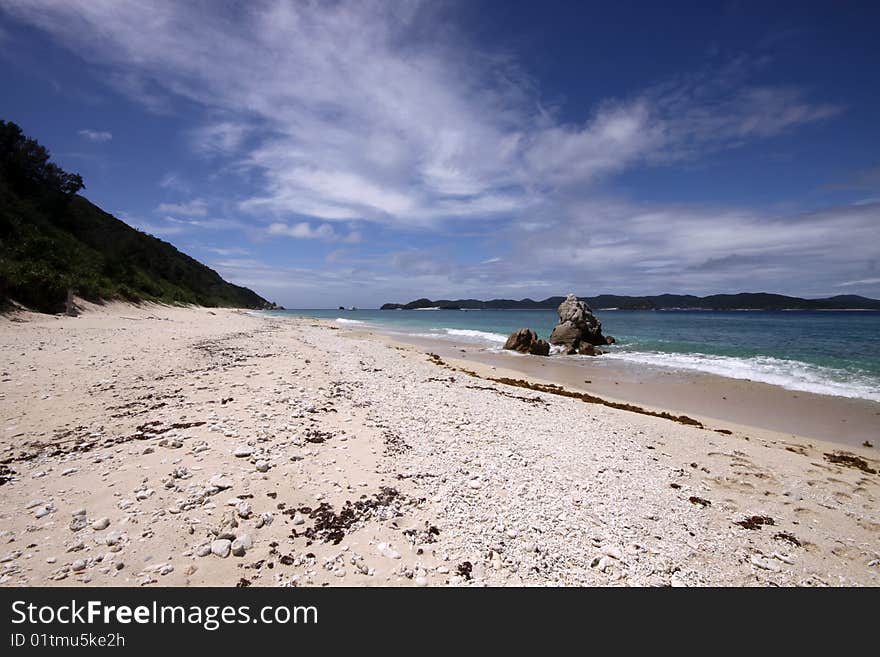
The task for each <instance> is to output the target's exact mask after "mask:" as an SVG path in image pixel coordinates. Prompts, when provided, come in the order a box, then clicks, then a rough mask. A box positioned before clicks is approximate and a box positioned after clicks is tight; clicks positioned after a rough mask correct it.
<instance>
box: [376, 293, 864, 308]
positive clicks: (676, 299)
mask: <svg viewBox="0 0 880 657" xmlns="http://www.w3.org/2000/svg"><path fill="white" fill-rule="evenodd" d="M581 299H583V300H584V301H586V302H587V303H588V304H589V305H590V306H592V307H593V308H599V309H601V308H618V309H620V310H672V309H689V310H846V309H859V310H880V301H878V300H876V299H868V298H866V297H860V296H857V295H854V294H847V295H839V296H836V297H829V298H827V299H801V298H798V297H787V296H784V295H782V294H767V293H766V292H757V293H748V292H742V293H740V294H714V295H712V296H708V297H696V296H693V295H690V294H661V295H658V296H653V297H625V296H618V295H615V294H602V295H599V296H598V297H581ZM563 300H564V297H548V298H547V299H544V300H543V301H533V300H532V299H521V300H519V301H516V300H513V299H492V300H490V301H479V300H478V299H457V300H455V301H449V300H446V299H439V300H437V301H431V300H430V299H416V300H415V301H410V302H409V303H406V304H399V303H386V304H385V305H383V306H382V308H381V309H382V310H398V309H401V310H414V309H416V308H447V309H452V310H458V309H460V308H464V309H468V310H532V309H540V308H552V309H554V310H555V309H556V308H557V307H558V306H559V304H560V303H562V301H563Z"/></svg>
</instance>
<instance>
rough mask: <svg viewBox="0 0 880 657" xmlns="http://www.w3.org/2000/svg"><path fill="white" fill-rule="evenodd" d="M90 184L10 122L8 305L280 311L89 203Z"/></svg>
mask: <svg viewBox="0 0 880 657" xmlns="http://www.w3.org/2000/svg"><path fill="white" fill-rule="evenodd" d="M82 187H83V184H82V180H81V178H80V177H79V176H78V175H76V174H69V173H67V172H65V171H63V170H62V169H60V168H59V167H57V166H55V165H54V164H52V163H51V162H49V153H48V152H47V151H46V150H45V149H44V148H43V147H42V146H40V145H39V144H38V143H37V142H36V141H35V140H33V139H28V138H27V137H25V136H24V135H23V134H22V132H21V129H20V128H19V127H18V126H17V125H16V124H14V123H10V122H5V121H0V303H3V304H4V305H8V304H9V302H10V301H15V302H18V303H20V304H22V305H24V306H27V307H28V308H31V309H33V310H38V311H42V312H58V311H60V310H62V309H63V308H64V302H65V299H66V298H67V292H68V290H70V289H72V290H73V291H74V292H75V293H76V294H77V295H78V296H80V297H82V298H84V299H87V300H89V301H102V300H111V299H124V300H127V301H159V302H163V303H174V304H198V305H203V306H228V307H238V308H265V307H270V306H271V305H272V304H270V303H269V302H268V301H266V300H265V299H263V298H262V297H260V296H259V295H258V294H256V293H255V292H253V291H251V290H249V289H247V288H245V287H240V286H238V285H233V284H231V283H227V282H226V281H224V280H223V279H222V278H221V277H220V275H219V274H217V272H215V271H214V270H212V269H210V268H208V267H206V266H205V265H203V264H201V263H200V262H198V261H196V260H194V259H193V258H191V257H189V256H188V255H186V254H185V253H181V252H180V251H178V250H177V249H176V248H175V247H174V246H172V245H171V244H169V243H168V242H164V241H162V240H160V239H157V238H155V237H153V236H151V235H147V234H145V233H142V232H140V231H138V230H135V229H134V228H132V227H131V226H129V225H127V224H125V223H124V222H122V221H120V220H119V219H116V218H115V217H113V216H112V215H110V214H108V213H106V212H104V211H103V210H101V208H99V207H97V206H95V205H94V204H92V203H90V202H89V201H88V200H86V199H85V198H83V197H82V196H79V195H78V194H77V192H78V191H79V190H80V189H81V188H82Z"/></svg>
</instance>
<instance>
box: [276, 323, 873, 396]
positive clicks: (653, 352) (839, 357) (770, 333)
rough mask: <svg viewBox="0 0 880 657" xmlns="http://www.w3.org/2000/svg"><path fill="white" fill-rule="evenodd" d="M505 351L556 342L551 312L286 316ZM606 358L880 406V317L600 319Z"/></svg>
mask: <svg viewBox="0 0 880 657" xmlns="http://www.w3.org/2000/svg"><path fill="white" fill-rule="evenodd" d="M268 314H281V315H285V314H287V315H296V316H308V317H320V318H323V319H330V320H334V321H337V322H339V323H340V325H344V324H349V325H351V326H357V325H358V323H362V324H364V325H371V326H373V327H374V328H377V329H379V330H383V331H385V332H391V333H395V332H397V333H407V334H411V335H419V336H425V337H436V338H440V339H450V340H457V341H461V342H471V343H473V344H476V345H480V346H483V347H485V348H486V349H492V350H500V348H501V346H502V345H503V344H504V340H505V339H506V337H507V336H508V335H509V334H510V333H511V332H512V331H514V330H516V329H518V328H521V327H524V326H525V327H529V328H532V329H534V330H535V331H537V332H538V334H540V335H541V336H542V337H544V338H546V337H547V336H549V334H550V331H552V330H553V327H554V326H555V324H556V320H557V316H556V313H555V312H554V311H552V310H473V311H461V310H355V311H340V310H285V311H269V312H268ZM596 314H597V316H598V317H599V319H601V321H602V325H603V328H604V331H605V334H606V335H613V336H615V337H616V338H617V340H618V344H617V345H615V346H614V347H611V348H609V353H608V354H607V355H606V357H607V358H612V359H621V360H625V361H629V362H635V363H641V364H644V365H645V366H647V367H661V368H675V369H683V370H696V371H703V372H710V373H713V374H718V375H721V376H727V377H732V378H737V379H751V380H754V381H762V382H765V383H770V384H774V385H779V386H783V387H785V388H789V389H792V390H805V391H810V392H816V393H820V394H829V395H838V396H843V397H855V398H862V399H870V400H874V401H880V312H858V311H833V312H817V311H786V312H775V311H755V312H707V311H657V312H654V311H598V312H597V313H596Z"/></svg>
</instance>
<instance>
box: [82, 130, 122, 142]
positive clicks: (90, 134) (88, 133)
mask: <svg viewBox="0 0 880 657" xmlns="http://www.w3.org/2000/svg"><path fill="white" fill-rule="evenodd" d="M77 134H78V135H79V136H80V137H82V138H83V139H87V140H89V141H96V142H103V141H110V140H111V139H113V133H110V132H106V131H104V130H88V129H83V130H80V131H79V132H78V133H77Z"/></svg>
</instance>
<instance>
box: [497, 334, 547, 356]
mask: <svg viewBox="0 0 880 657" xmlns="http://www.w3.org/2000/svg"><path fill="white" fill-rule="evenodd" d="M504 348H505V349H510V350H511V351H518V352H520V353H521V354H534V355H535V356H549V355H550V345H549V343H548V342H547V341H546V340H540V339H538V335H537V334H536V333H535V332H534V331H533V330H532V329H527V328H521V329H518V330H516V331H514V332H513V333H511V334H510V337H509V338H507V342H505V343H504Z"/></svg>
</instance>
